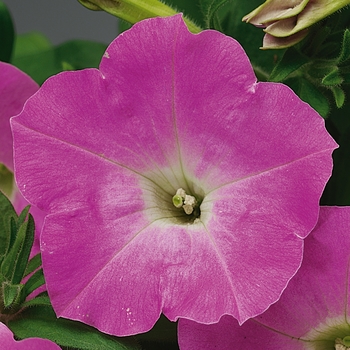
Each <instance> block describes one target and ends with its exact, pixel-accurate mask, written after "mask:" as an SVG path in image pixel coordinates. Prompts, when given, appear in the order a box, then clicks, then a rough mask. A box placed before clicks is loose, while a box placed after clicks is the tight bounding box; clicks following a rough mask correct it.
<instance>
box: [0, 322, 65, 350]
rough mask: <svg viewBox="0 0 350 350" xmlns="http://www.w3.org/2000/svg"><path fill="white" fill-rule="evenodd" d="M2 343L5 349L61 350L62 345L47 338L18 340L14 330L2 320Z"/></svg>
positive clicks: (0, 330)
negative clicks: (15, 337) (14, 336)
mask: <svg viewBox="0 0 350 350" xmlns="http://www.w3.org/2000/svg"><path fill="white" fill-rule="evenodd" d="M0 344H1V349H4V350H38V349H45V350H59V349H60V347H59V346H58V345H56V344H55V343H53V342H51V341H50V340H47V339H41V338H28V339H24V340H19V341H16V340H15V339H14V338H13V334H12V332H11V331H10V330H9V329H8V328H7V327H6V326H5V325H4V324H3V323H1V322H0Z"/></svg>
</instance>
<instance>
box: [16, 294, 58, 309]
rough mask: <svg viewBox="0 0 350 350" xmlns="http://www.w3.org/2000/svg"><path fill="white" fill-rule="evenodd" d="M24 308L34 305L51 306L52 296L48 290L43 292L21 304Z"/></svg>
mask: <svg viewBox="0 0 350 350" xmlns="http://www.w3.org/2000/svg"><path fill="white" fill-rule="evenodd" d="M21 306H22V307H23V308H26V307H33V306H49V307H51V302H50V298H49V296H48V294H47V292H43V293H41V294H40V295H38V296H36V297H35V298H33V299H29V300H28V301H25V302H24V303H22V305H21Z"/></svg>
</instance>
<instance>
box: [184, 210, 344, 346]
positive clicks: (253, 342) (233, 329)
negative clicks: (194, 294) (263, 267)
mask: <svg viewBox="0 0 350 350" xmlns="http://www.w3.org/2000/svg"><path fill="white" fill-rule="evenodd" d="M349 232H350V207H343V208H340V207H321V211H320V219H319V222H318V224H317V226H316V227H315V229H314V231H313V232H312V233H311V234H310V236H309V237H307V238H306V240H305V253H304V259H303V264H302V266H301V268H300V270H299V271H298V272H297V274H296V275H295V277H294V278H293V279H292V280H291V281H290V283H289V285H288V287H287V288H286V290H285V291H284V293H283V294H282V296H281V298H280V300H279V301H278V302H277V303H276V304H274V305H272V306H271V307H270V308H269V309H268V310H267V311H266V312H265V313H263V314H261V315H259V316H258V317H256V318H254V319H251V320H248V321H247V322H246V323H245V324H243V325H242V326H239V325H238V323H237V321H236V320H235V319H233V318H232V317H230V316H224V317H223V318H222V319H221V320H220V322H219V323H217V324H212V325H203V324H198V323H195V322H193V321H189V320H185V319H181V320H180V322H179V344H180V348H181V350H194V349H198V348H200V349H203V350H205V349H208V350H209V349H213V348H214V346H215V347H217V348H218V349H223V350H225V349H242V350H245V349H246V350H248V349H253V348H257V347H258V348H261V349H271V350H279V349H285V350H295V349H305V348H306V347H305V344H307V343H310V341H312V338H310V333H309V332H310V331H312V330H313V329H315V330H316V331H315V333H317V334H321V333H320V331H318V332H317V328H318V327H319V326H320V325H322V324H323V325H326V324H328V326H329V327H331V326H332V325H336V323H335V322H341V323H344V324H345V323H348V318H349V315H348V311H347V310H349V296H348V289H349V259H350V240H349V239H348V238H349V236H348V233H349ZM325 334H326V333H325ZM310 345H311V344H310Z"/></svg>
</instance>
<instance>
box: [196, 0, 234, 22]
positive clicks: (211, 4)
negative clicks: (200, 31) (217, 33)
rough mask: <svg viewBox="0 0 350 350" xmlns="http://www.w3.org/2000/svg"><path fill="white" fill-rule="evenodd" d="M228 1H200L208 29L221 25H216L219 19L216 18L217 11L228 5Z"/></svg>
mask: <svg viewBox="0 0 350 350" xmlns="http://www.w3.org/2000/svg"><path fill="white" fill-rule="evenodd" d="M227 2H228V0H200V1H199V3H200V7H201V10H202V12H203V14H204V22H205V27H206V28H214V29H218V28H217V27H218V26H219V25H220V24H219V23H215V22H216V21H217V20H218V18H217V17H216V15H217V11H218V10H219V9H220V8H221V7H222V6H223V5H225V4H226V3H227Z"/></svg>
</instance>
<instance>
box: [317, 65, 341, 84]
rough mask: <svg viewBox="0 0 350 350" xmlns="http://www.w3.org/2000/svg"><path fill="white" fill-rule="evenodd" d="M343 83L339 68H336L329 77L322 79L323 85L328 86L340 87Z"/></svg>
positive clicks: (328, 74)
mask: <svg viewBox="0 0 350 350" xmlns="http://www.w3.org/2000/svg"><path fill="white" fill-rule="evenodd" d="M342 82H343V78H342V77H341V76H340V73H339V68H338V67H334V68H333V69H332V70H331V71H330V72H329V73H327V75H326V76H325V77H324V78H323V79H322V84H323V85H326V86H333V85H340V84H341V83H342Z"/></svg>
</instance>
